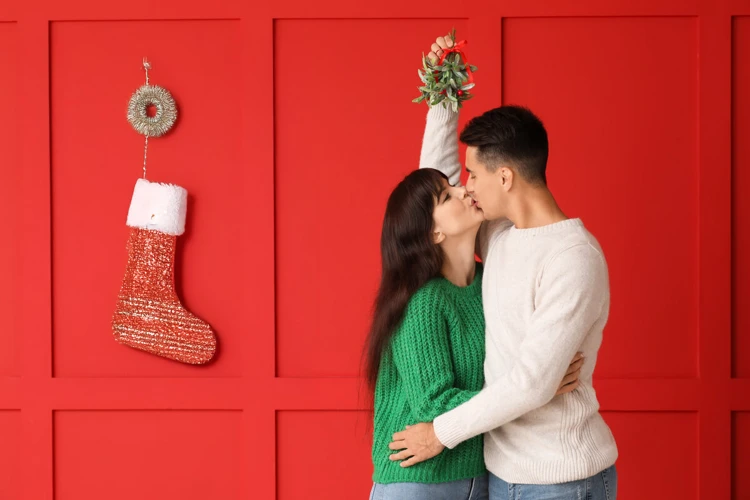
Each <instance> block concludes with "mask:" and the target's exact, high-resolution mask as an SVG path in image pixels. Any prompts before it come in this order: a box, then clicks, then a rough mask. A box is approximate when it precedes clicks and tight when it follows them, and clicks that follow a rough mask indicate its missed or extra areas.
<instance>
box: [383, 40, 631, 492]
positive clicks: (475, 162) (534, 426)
mask: <svg viewBox="0 0 750 500" xmlns="http://www.w3.org/2000/svg"><path fill="white" fill-rule="evenodd" d="M451 46H452V41H451V38H450V37H439V38H438V39H437V41H436V43H435V44H433V45H432V51H431V52H430V54H429V57H430V58H431V59H432V60H433V61H434V60H436V59H437V58H438V57H439V56H440V55H441V53H442V52H441V51H442V50H444V49H446V48H448V47H451ZM457 127H458V114H457V113H455V112H453V111H451V110H450V109H444V108H442V106H441V105H438V106H435V107H433V108H431V109H430V110H429V112H428V115H427V125H426V128H425V134H424V141H423V145H422V155H421V159H420V168H437V169H439V170H441V171H442V172H444V173H445V174H446V175H447V176H448V177H449V179H450V180H451V182H453V183H456V182H458V178H459V174H460V163H459V161H458V144H457V141H456V139H455V138H456V132H457ZM460 140H461V142H463V143H465V144H466V145H467V150H466V169H467V171H468V172H469V180H468V182H467V184H466V189H467V191H468V192H469V194H470V195H471V196H472V198H473V199H474V202H475V203H476V205H477V207H478V208H480V209H481V210H482V211H483V213H484V216H485V219H486V222H485V223H484V224H483V226H482V229H481V230H480V231H479V235H478V238H477V253H478V254H479V255H480V257H481V258H482V260H483V261H484V265H485V270H484V280H483V290H482V291H483V296H484V314H485V321H486V360H485V367H484V371H485V379H486V380H485V387H484V389H483V390H482V391H481V392H480V393H479V394H478V395H477V396H475V397H474V398H472V399H471V400H469V401H467V402H466V403H464V404H463V405H461V406H459V407H457V408H455V409H454V410H451V411H449V412H447V413H444V414H443V415H440V416H439V417H437V418H436V419H435V421H434V423H421V424H418V425H414V426H410V427H408V428H407V429H406V430H405V431H403V432H399V433H396V434H394V437H393V442H392V443H391V445H390V448H391V449H392V450H400V451H398V452H397V453H394V454H393V455H391V459H392V460H403V462H402V464H401V465H402V466H404V467H409V466H411V465H413V464H416V463H419V462H422V461H424V460H427V459H429V458H432V457H434V456H436V455H437V454H439V453H440V452H441V451H442V450H443V449H444V448H445V447H449V448H453V447H455V446H456V445H457V444H459V443H461V442H463V441H465V440H467V439H469V438H471V437H474V436H476V435H479V434H482V433H487V434H485V440H484V442H485V450H484V454H485V463H486V466H487V469H488V470H489V472H490V498H491V499H492V500H500V499H503V500H506V499H507V500H515V499H519V498H523V499H524V500H535V499H541V498H543V499H548V500H557V499H559V500H568V499H570V500H573V499H580V498H586V499H592V500H600V499H601V500H612V499H614V498H615V497H616V492H617V471H616V468H615V465H614V464H615V461H616V460H617V456H618V451H617V445H616V444H615V440H614V437H613V436H612V433H611V432H610V430H609V427H608V426H607V424H606V423H605V422H604V420H603V419H602V417H601V415H600V414H599V411H598V410H599V404H598V402H597V399H596V393H595V391H594V389H593V387H592V376H593V372H594V366H595V364H596V358H597V353H598V350H599V347H600V345H601V342H602V330H603V328H604V325H605V324H606V322H607V317H608V314H609V278H608V271H607V263H606V260H605V258H604V255H603V253H602V249H601V247H600V246H599V244H598V242H597V241H596V239H595V238H594V237H593V236H592V235H591V234H590V233H589V232H588V231H587V230H586V229H585V227H584V225H583V222H582V221H581V220H580V219H570V218H568V217H567V216H566V215H565V214H564V213H563V212H562V210H561V209H560V207H559V206H558V205H557V203H556V201H555V199H554V197H553V196H552V193H551V192H550V190H549V189H548V187H547V179H546V165H547V156H548V141H547V132H546V130H545V128H544V125H543V124H542V122H541V121H540V120H539V119H538V118H537V117H536V116H535V115H534V114H533V113H532V112H531V111H529V110H528V109H526V108H522V107H517V106H502V107H500V108H496V109H492V110H490V111H487V112H486V113H484V114H483V115H481V116H479V117H476V118H474V119H473V120H471V121H470V122H469V123H468V124H467V125H466V127H465V128H464V130H463V131H462V132H461V136H460ZM576 351H582V352H583V353H584V356H585V358H586V361H585V363H584V365H583V368H582V371H581V376H580V385H579V387H578V389H576V390H575V391H573V392H571V393H569V394H566V395H563V396H558V397H555V391H556V390H557V385H558V384H557V382H558V381H559V380H560V379H561V378H562V377H563V375H564V374H565V371H566V369H567V367H568V362H567V360H570V359H571V358H572V357H573V355H574V354H575V353H576Z"/></svg>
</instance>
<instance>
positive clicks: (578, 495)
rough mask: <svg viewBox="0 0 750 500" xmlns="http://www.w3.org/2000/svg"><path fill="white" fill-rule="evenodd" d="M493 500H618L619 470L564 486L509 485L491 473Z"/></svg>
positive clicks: (611, 468)
mask: <svg viewBox="0 0 750 500" xmlns="http://www.w3.org/2000/svg"><path fill="white" fill-rule="evenodd" d="M489 476H490V499H491V500H521V499H523V500H615V499H616V498H617V469H616V468H615V466H614V465H613V466H612V467H610V468H609V469H604V470H603V471H601V472H600V473H599V474H595V475H593V476H591V477H589V478H586V479H581V480H580V481H571V482H569V483H562V484H514V483H506V482H505V481H503V480H502V479H500V478H499V477H497V476H495V475H494V474H492V473H490V475H489Z"/></svg>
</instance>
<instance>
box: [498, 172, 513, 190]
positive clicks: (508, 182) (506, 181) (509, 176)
mask: <svg viewBox="0 0 750 500" xmlns="http://www.w3.org/2000/svg"><path fill="white" fill-rule="evenodd" d="M497 174H498V175H499V176H500V185H502V186H503V189H505V190H506V191H508V190H509V189H510V188H511V187H512V186H513V180H514V179H515V175H516V174H515V172H513V169H511V168H508V167H500V168H499V169H498V170H497Z"/></svg>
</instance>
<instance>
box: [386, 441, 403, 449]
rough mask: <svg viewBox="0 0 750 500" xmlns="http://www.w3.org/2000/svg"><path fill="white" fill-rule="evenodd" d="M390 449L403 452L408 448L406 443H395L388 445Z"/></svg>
mask: <svg viewBox="0 0 750 500" xmlns="http://www.w3.org/2000/svg"><path fill="white" fill-rule="evenodd" d="M388 448H390V449H392V450H403V449H405V448H406V441H393V442H390V443H388Z"/></svg>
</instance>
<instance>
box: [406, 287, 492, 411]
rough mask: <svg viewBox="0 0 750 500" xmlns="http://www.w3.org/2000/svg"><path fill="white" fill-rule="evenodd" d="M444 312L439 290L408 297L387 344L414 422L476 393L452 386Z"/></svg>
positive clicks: (449, 352)
mask: <svg viewBox="0 0 750 500" xmlns="http://www.w3.org/2000/svg"><path fill="white" fill-rule="evenodd" d="M445 310H446V304H445V299H444V297H442V295H441V293H440V289H439V288H438V287H430V286H427V287H423V288H422V289H421V290H419V291H418V292H417V293H416V294H414V296H413V297H412V299H411V301H410V303H409V305H408V307H407V309H406V312H405V315H404V319H403V322H402V324H401V327H400V328H399V330H398V331H397V332H396V334H395V336H394V338H393V340H392V343H391V351H392V356H393V362H394V364H395V366H396V370H397V371H398V374H399V376H400V377H401V379H402V380H403V384H404V390H405V395H406V400H407V402H408V404H409V407H410V409H411V411H412V414H413V416H414V417H415V418H416V420H417V421H418V422H431V421H432V420H433V419H434V418H435V417H437V416H438V415H440V414H442V413H445V412H447V411H449V410H452V409H453V408H455V407H456V406H458V405H460V404H462V403H464V402H465V401H468V400H469V399H471V398H472V397H473V396H475V395H476V394H477V393H478V392H479V391H467V390H461V389H458V388H456V387H455V385H454V380H455V374H454V370H453V362H452V360H451V351H450V344H449V340H448V316H447V315H446V314H445ZM477 356H482V353H477Z"/></svg>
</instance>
